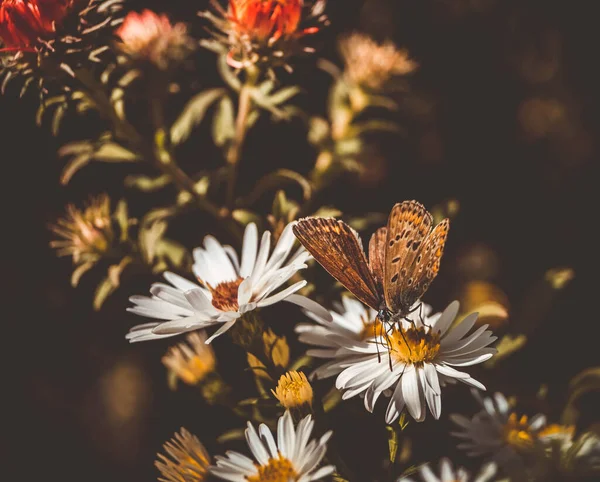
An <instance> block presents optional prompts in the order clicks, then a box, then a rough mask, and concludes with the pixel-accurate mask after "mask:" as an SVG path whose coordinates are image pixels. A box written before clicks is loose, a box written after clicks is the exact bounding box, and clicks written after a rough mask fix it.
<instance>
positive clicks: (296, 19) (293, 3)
mask: <svg viewBox="0 0 600 482" xmlns="http://www.w3.org/2000/svg"><path fill="white" fill-rule="evenodd" d="M302 4H303V1H302V0H229V15H230V19H231V21H232V22H233V24H234V26H235V28H236V29H237V30H238V33H239V34H241V35H244V34H245V35H248V36H249V37H252V38H254V39H255V40H257V41H259V42H265V43H268V44H272V43H274V42H276V41H277V40H279V39H280V38H281V37H284V36H291V35H294V34H295V33H296V31H297V30H298V25H299V23H300V18H301V16H302Z"/></svg>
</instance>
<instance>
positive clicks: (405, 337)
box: [388, 326, 440, 364]
mask: <svg viewBox="0 0 600 482" xmlns="http://www.w3.org/2000/svg"><path fill="white" fill-rule="evenodd" d="M388 343H389V350H390V353H391V355H392V357H394V358H396V360H398V361H399V362H402V363H412V364H419V363H421V364H422V363H426V362H431V361H433V360H434V359H435V357H436V356H437V354H438V352H439V351H440V334H439V332H436V333H432V332H431V331H430V329H429V328H426V327H424V326H420V327H419V328H415V327H414V326H411V327H409V328H408V329H404V328H394V330H393V331H392V332H391V333H390V334H389V338H388Z"/></svg>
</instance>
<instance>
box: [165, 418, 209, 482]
mask: <svg viewBox="0 0 600 482" xmlns="http://www.w3.org/2000/svg"><path fill="white" fill-rule="evenodd" d="M163 447H164V449H165V452H166V453H167V455H163V454H158V460H157V461H156V462H155V465H156V468H157V469H158V470H159V471H160V473H161V475H162V478H159V479H158V480H160V481H161V482H201V481H203V480H206V479H207V478H208V467H209V465H210V458H209V455H208V452H207V451H206V449H205V448H204V446H203V445H202V444H201V443H200V440H198V438H197V437H195V436H194V435H192V434H191V433H189V432H188V431H187V430H186V429H184V428H182V429H181V430H180V432H179V433H176V434H175V436H174V437H173V438H172V439H171V440H170V441H169V442H167V443H165V444H164V446H163Z"/></svg>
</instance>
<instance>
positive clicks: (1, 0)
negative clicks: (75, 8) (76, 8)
mask: <svg viewBox="0 0 600 482" xmlns="http://www.w3.org/2000/svg"><path fill="white" fill-rule="evenodd" d="M72 4H73V0H0V38H1V39H2V41H3V43H4V50H33V49H34V47H35V45H36V44H37V43H38V42H39V39H47V38H48V37H51V36H52V34H54V32H55V29H56V25H57V24H58V23H59V22H60V21H61V20H62V19H63V18H64V16H65V15H66V14H67V12H68V11H69V9H70V8H71V6H72Z"/></svg>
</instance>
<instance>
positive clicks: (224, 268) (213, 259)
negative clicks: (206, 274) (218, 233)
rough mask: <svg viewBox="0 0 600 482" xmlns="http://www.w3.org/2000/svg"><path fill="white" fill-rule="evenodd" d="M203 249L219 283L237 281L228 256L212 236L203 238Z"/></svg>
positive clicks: (236, 275)
mask: <svg viewBox="0 0 600 482" xmlns="http://www.w3.org/2000/svg"><path fill="white" fill-rule="evenodd" d="M204 249H205V250H206V257H207V258H208V260H210V263H211V264H212V265H213V266H214V267H215V271H217V272H218V273H219V279H220V281H221V282H222V281H233V280H235V279H237V277H238V274H237V273H236V272H235V269H234V267H233V264H232V263H231V260H230V259H229V256H228V255H227V253H226V252H225V249H223V246H222V245H221V243H219V241H217V239H216V238H215V237H214V236H211V235H208V236H206V237H205V238H204Z"/></svg>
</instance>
